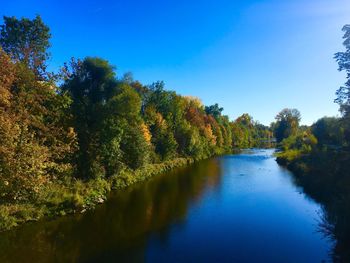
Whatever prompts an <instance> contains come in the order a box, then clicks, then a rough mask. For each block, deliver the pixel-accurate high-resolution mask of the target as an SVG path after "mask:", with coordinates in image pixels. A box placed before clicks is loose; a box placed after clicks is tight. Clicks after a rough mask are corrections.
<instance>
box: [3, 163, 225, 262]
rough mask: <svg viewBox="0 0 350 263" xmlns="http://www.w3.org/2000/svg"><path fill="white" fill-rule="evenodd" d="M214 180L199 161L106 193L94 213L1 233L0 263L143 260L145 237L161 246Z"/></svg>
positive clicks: (209, 167)
mask: <svg viewBox="0 0 350 263" xmlns="http://www.w3.org/2000/svg"><path fill="white" fill-rule="evenodd" d="M220 178H221V171H220V165H219V163H218V160H216V159H212V160H206V161H202V162H199V163H197V164H194V165H192V166H190V167H187V168H180V169H177V170H175V171H173V172H170V173H167V174H166V175H162V176H157V177H155V178H153V179H151V180H150V181H148V182H146V183H143V184H138V185H135V186H134V187H131V188H129V189H127V190H126V191H121V192H115V193H112V195H111V196H110V199H109V200H108V202H106V203H105V204H103V205H100V206H99V207H97V209H96V210H94V211H88V212H86V213H85V214H81V215H74V216H67V217H63V218H58V219H56V220H52V221H41V222H36V223H30V224H27V225H24V226H21V227H19V228H18V229H15V230H13V231H8V232H4V233H1V236H0V251H1V252H0V262H26V263H30V262H116V261H118V262H143V261H144V260H145V258H144V257H145V254H146V253H145V249H146V247H147V240H148V238H149V235H150V234H151V233H152V235H157V236H158V237H159V238H160V239H161V240H163V241H164V242H165V243H166V240H167V239H168V235H169V231H170V230H171V227H173V226H174V225H177V226H180V227H181V225H183V224H186V216H187V213H188V211H189V209H190V207H191V206H193V205H195V204H196V203H197V202H199V201H200V199H201V196H202V195H203V194H204V193H205V192H206V191H216V190H218V187H220V184H221V181H220V180H221V179H220Z"/></svg>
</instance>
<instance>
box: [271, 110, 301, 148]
mask: <svg viewBox="0 0 350 263" xmlns="http://www.w3.org/2000/svg"><path fill="white" fill-rule="evenodd" d="M275 119H276V124H275V130H274V133H275V137H276V140H277V142H281V141H282V140H283V139H285V138H288V137H289V136H291V135H295V134H296V133H297V131H298V128H299V122H300V119H301V115H300V112H299V111H298V110H297V109H283V110H282V111H281V112H280V113H278V114H277V116H276V117H275Z"/></svg>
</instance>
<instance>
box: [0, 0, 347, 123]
mask: <svg viewBox="0 0 350 263" xmlns="http://www.w3.org/2000/svg"><path fill="white" fill-rule="evenodd" d="M35 14H40V15H41V16H42V18H43V20H44V21H45V23H46V24H48V25H49V27H50V28H51V32H52V36H53V37H52V41H51V42H52V48H51V53H52V59H51V61H50V64H51V68H53V69H57V68H58V67H59V66H60V65H62V64H63V62H65V61H68V60H69V58H70V57H72V56H74V57H79V58H83V57H85V56H100V57H103V58H105V59H108V60H109V61H110V62H111V63H112V64H114V65H116V66H117V71H118V74H119V75H120V76H121V75H122V74H123V73H124V72H127V71H132V72H133V75H134V77H135V79H138V80H140V81H141V82H143V83H145V84H150V83H152V82H153V81H157V80H164V81H165V83H166V87H167V89H171V90H176V91H177V92H178V93H180V94H183V95H192V96H197V97H199V98H201V99H202V101H203V103H204V104H206V105H209V104H213V103H216V102H218V103H219V104H220V105H221V106H222V107H224V109H225V110H224V113H225V114H227V115H229V116H230V118H232V119H234V118H236V117H238V116H239V115H241V114H242V113H245V112H247V113H249V114H251V115H252V116H253V117H254V119H256V120H258V121H260V122H261V123H264V124H270V122H272V121H273V120H274V116H275V115H276V114H277V113H278V112H279V111H280V110H281V109H282V108H285V107H293V108H298V109H299V110H300V111H301V113H302V117H303V119H302V122H303V123H305V124H311V123H312V122H313V121H315V120H317V119H318V118H320V117H323V116H325V115H327V116H334V115H337V114H338V106H337V105H336V104H334V103H333V99H334V98H335V91H336V89H337V88H338V87H339V86H340V85H342V83H344V82H345V75H344V74H343V73H340V72H338V71H337V64H336V62H335V61H334V60H333V54H334V53H335V52H337V51H341V50H343V47H342V32H341V28H342V26H343V25H344V24H347V23H348V24H349V23H350V1H349V0H332V1H329V0H307V1H306V0H265V1H263V0H261V1H253V0H240V1H234V0H230V1H229V0H216V1H209V0H201V1H198V0H191V1H188V0H187V1H184V0H177V1H166V0H156V1H152V0H148V1H140V0H139V1H135V0H124V1H120V0H115V1H112V0H99V1H88V0H85V1H72V0H71V1H67V0H61V1H42V0H31V1H28V0H26V1H24V0H23V1H20V0H11V1H2V3H1V8H0V15H1V16H2V15H6V16H17V17H22V16H25V17H31V18H32V17H34V16H35ZM1 22H2V20H1Z"/></svg>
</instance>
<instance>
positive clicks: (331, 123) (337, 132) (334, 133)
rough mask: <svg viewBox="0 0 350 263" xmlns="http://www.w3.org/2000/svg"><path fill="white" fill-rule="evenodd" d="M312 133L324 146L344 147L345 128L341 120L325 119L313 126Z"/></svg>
mask: <svg viewBox="0 0 350 263" xmlns="http://www.w3.org/2000/svg"><path fill="white" fill-rule="evenodd" d="M311 131H312V133H313V134H314V135H315V136H316V138H317V140H318V143H319V144H320V145H322V146H323V145H325V146H327V145H333V146H342V144H343V142H344V128H343V127H342V125H341V120H340V119H339V118H334V117H324V118H322V119H319V120H318V121H317V122H316V123H314V124H313V125H312V127H311Z"/></svg>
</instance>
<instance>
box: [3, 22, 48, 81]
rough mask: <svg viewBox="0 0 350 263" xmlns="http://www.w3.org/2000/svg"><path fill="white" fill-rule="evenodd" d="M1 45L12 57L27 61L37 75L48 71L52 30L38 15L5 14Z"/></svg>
mask: <svg viewBox="0 0 350 263" xmlns="http://www.w3.org/2000/svg"><path fill="white" fill-rule="evenodd" d="M0 27H1V29H0V45H1V47H2V48H3V50H4V51H5V52H6V53H8V54H9V55H10V56H11V58H12V59H14V60H19V61H21V62H23V63H25V64H26V65H27V66H28V67H29V68H30V69H32V70H33V71H34V73H35V75H36V76H37V77H40V78H43V77H44V76H45V72H46V61H47V59H48V58H49V56H50V54H49V53H48V48H49V47H50V41H49V40H50V38H51V34H50V30H49V28H48V27H47V26H46V25H45V24H44V22H43V21H42V20H41V17H40V16H36V17H35V18H34V19H33V20H30V19H28V18H22V19H17V18H16V17H7V16H4V24H3V25H1V26H0Z"/></svg>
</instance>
